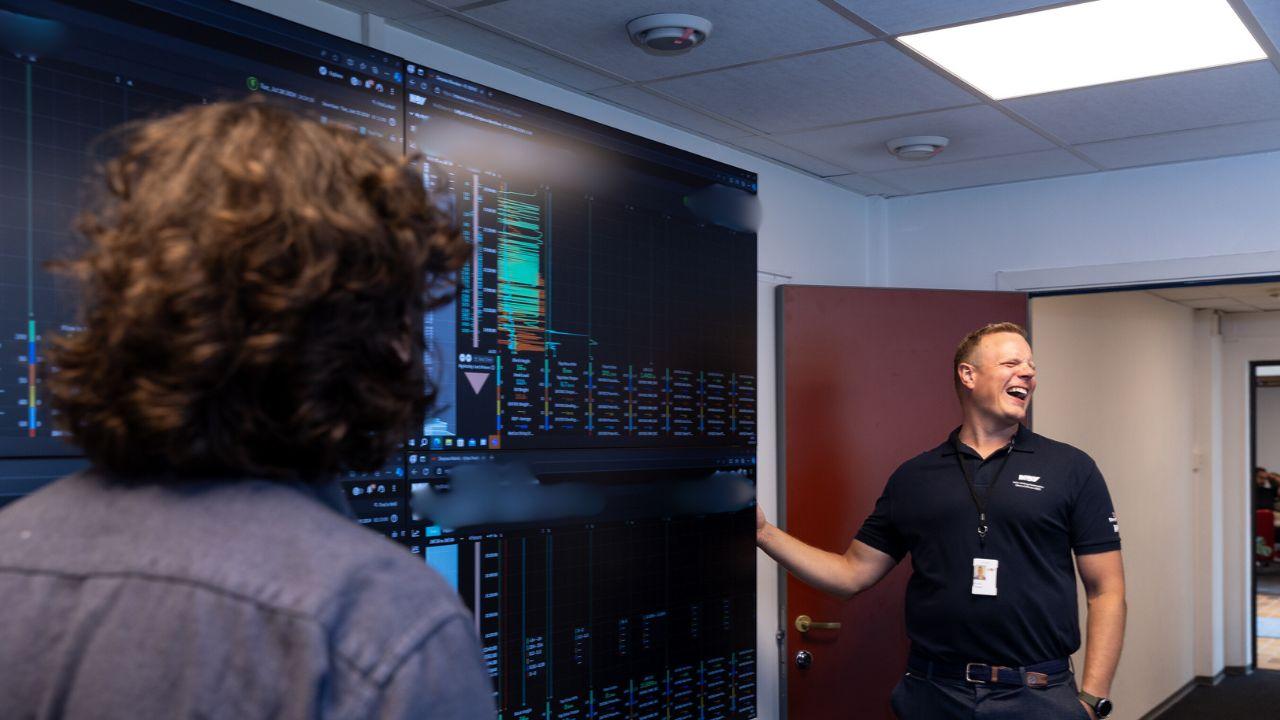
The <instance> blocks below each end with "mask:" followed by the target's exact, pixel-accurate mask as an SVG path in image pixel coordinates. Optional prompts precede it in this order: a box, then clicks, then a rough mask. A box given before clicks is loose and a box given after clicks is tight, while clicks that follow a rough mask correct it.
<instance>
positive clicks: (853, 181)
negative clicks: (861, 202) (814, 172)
mask: <svg viewBox="0 0 1280 720" xmlns="http://www.w3.org/2000/svg"><path fill="white" fill-rule="evenodd" d="M827 180H828V181H830V182H833V183H835V184H837V185H839V186H841V187H847V188H849V189H850V190H853V191H854V192H857V193H861V194H863V195H883V196H884V197H895V196H897V195H909V194H910V193H909V192H907V191H906V190H903V189H902V188H900V187H895V186H893V185H890V184H889V183H886V182H881V181H879V180H876V179H875V178H871V177H867V176H866V175H837V176H836V177H829V178H827Z"/></svg>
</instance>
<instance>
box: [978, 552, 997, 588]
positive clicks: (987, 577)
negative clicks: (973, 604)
mask: <svg viewBox="0 0 1280 720" xmlns="http://www.w3.org/2000/svg"><path fill="white" fill-rule="evenodd" d="M999 569H1000V561H999V560H988V559H987V558H974V559H973V594H974V595H992V596H994V595H995V594H996V571H997V570H999Z"/></svg>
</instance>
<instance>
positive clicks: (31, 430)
mask: <svg viewBox="0 0 1280 720" xmlns="http://www.w3.org/2000/svg"><path fill="white" fill-rule="evenodd" d="M25 70H26V73H25V80H26V87H25V94H26V98H25V99H26V103H27V437H35V436H36V421H37V418H36V320H35V317H36V301H35V286H36V269H35V268H36V258H35V252H36V250H35V217H36V216H35V155H34V147H35V142H34V132H35V122H34V118H33V117H32V112H33V110H34V105H33V104H32V99H31V63H26V65H25Z"/></svg>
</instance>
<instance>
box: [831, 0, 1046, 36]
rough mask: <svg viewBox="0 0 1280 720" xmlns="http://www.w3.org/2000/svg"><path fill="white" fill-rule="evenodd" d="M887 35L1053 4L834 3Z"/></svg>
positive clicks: (1032, 0)
mask: <svg viewBox="0 0 1280 720" xmlns="http://www.w3.org/2000/svg"><path fill="white" fill-rule="evenodd" d="M836 2H838V3H840V4H841V5H843V6H845V7H846V8H849V9H850V10H852V11H853V12H854V13H856V14H857V15H858V17H860V18H862V19H863V20H866V21H868V22H870V23H871V24H873V25H875V26H876V27H878V28H880V29H881V30H884V31H885V32H887V33H889V34H890V35H900V34H902V33H908V32H914V31H916V30H924V29H925V28H933V27H938V26H939V25H954V24H959V23H966V22H972V21H974V20H981V19H983V18H989V17H992V16H995V15H1003V14H1005V13H1015V12H1022V11H1025V10H1032V9H1035V8H1038V7H1041V6H1044V5H1056V4H1058V3H1055V2H1053V1H1052V0H965V1H964V2H956V0H836Z"/></svg>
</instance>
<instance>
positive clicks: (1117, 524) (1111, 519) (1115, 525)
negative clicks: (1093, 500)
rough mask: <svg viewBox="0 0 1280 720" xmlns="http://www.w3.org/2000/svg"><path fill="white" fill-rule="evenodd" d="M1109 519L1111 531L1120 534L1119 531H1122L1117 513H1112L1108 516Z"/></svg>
mask: <svg viewBox="0 0 1280 720" xmlns="http://www.w3.org/2000/svg"><path fill="white" fill-rule="evenodd" d="M1107 521H1108V522H1110V523H1111V531H1112V532H1114V533H1116V534H1119V533H1120V521H1119V520H1117V519H1116V514H1115V513H1111V517H1109V518H1107Z"/></svg>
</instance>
